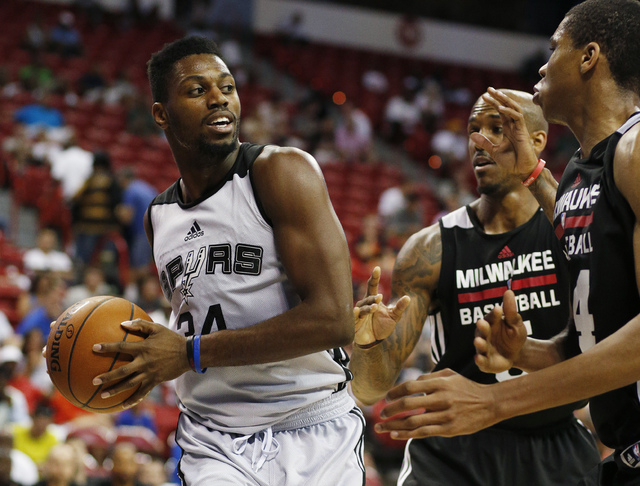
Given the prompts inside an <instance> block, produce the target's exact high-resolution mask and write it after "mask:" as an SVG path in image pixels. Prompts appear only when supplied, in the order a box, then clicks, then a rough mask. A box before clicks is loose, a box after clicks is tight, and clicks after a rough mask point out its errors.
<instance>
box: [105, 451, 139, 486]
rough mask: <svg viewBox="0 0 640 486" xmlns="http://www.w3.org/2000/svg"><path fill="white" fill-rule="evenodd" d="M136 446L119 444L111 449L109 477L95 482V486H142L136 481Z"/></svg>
mask: <svg viewBox="0 0 640 486" xmlns="http://www.w3.org/2000/svg"><path fill="white" fill-rule="evenodd" d="M137 452H138V450H137V449H136V446H134V445H133V444H131V443H129V442H121V443H119V444H116V445H115V447H114V448H113V454H112V455H111V459H112V461H113V467H112V468H111V473H110V475H109V477H107V478H104V479H101V480H100V481H97V482H96V485H97V486H143V485H142V483H140V482H139V481H138V479H137V476H138V462H137V461H136V454H137Z"/></svg>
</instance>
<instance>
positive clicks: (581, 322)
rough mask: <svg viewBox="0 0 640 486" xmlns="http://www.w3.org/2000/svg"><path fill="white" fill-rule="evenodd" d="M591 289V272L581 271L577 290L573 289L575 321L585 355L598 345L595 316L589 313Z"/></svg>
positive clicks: (579, 341)
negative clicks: (595, 332)
mask: <svg viewBox="0 0 640 486" xmlns="http://www.w3.org/2000/svg"><path fill="white" fill-rule="evenodd" d="M589 287H590V284H589V270H580V273H579V274H578V281H577V282H576V288H575V289H573V319H574V321H575V324H576V330H577V331H578V343H579V344H580V349H581V350H582V352H583V353H584V352H585V351H586V350H588V349H589V348H591V347H592V346H594V345H595V344H596V336H595V334H594V331H595V325H594V322H593V315H592V314H590V313H589Z"/></svg>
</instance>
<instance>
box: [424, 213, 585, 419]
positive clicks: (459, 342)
mask: <svg viewBox="0 0 640 486" xmlns="http://www.w3.org/2000/svg"><path fill="white" fill-rule="evenodd" d="M440 232H441V236H442V267H441V270H440V280H439V283H438V290H437V295H436V298H437V300H438V302H439V308H438V309H437V311H436V313H435V314H433V315H430V316H429V319H428V322H429V323H430V326H431V353H432V358H433V360H434V362H435V363H436V367H435V369H436V370H440V369H444V368H451V369H453V370H454V371H456V372H458V373H460V374H462V375H464V376H466V377H467V378H469V379H471V380H473V381H476V382H478V383H486V384H489V383H495V382H496V381H504V380H507V379H512V378H517V376H519V375H521V374H522V373H523V372H522V371H521V370H518V369H515V368H513V369H511V370H509V371H507V372H503V373H500V374H498V375H495V374H489V373H483V372H481V371H480V369H479V368H478V367H477V366H476V364H475V362H474V356H475V354H476V351H475V347H474V345H473V339H474V337H475V330H476V325H475V324H476V322H477V320H478V319H480V318H482V317H484V315H485V314H487V313H488V312H489V311H490V310H491V309H492V308H493V307H494V306H495V305H496V304H502V296H503V294H504V293H505V291H506V290H507V289H508V288H511V289H512V290H513V291H514V293H515V295H516V303H517V307H518V312H519V313H520V314H521V315H522V319H523V321H524V324H525V326H526V327H527V330H528V333H529V335H530V336H532V337H534V338H538V339H548V338H551V337H553V336H555V335H556V334H558V333H559V332H561V331H562V330H563V329H564V328H565V327H566V325H567V322H568V319H569V300H568V288H569V280H568V274H567V269H566V259H565V257H564V255H563V254H562V247H561V245H560V244H559V243H558V241H557V239H556V237H555V236H554V234H553V231H552V229H551V225H550V224H549V221H548V220H547V218H546V216H545V215H544V212H543V211H542V209H540V210H538V211H536V213H535V214H534V216H533V217H532V218H531V219H530V220H529V221H527V222H526V223H525V224H523V225H521V226H519V227H517V228H515V229H513V230H511V231H508V232H506V233H502V234H487V233H485V232H484V231H483V230H482V226H481V224H480V222H479V221H478V220H477V217H476V215H475V213H474V212H473V211H472V210H471V208H469V207H468V206H467V207H463V208H460V209H457V210H456V211H453V212H452V213H449V214H448V215H446V216H444V217H443V218H442V219H441V220H440ZM585 403H586V402H585ZM577 406H578V405H577V404H572V405H567V406H564V407H558V408H554V409H551V410H545V411H541V412H537V413H534V414H529V415H524V416H520V417H514V418H512V419H509V420H507V421H504V422H501V423H500V424H498V427H501V428H509V429H515V430H518V429H522V430H525V429H534V428H536V429H540V428H541V427H544V426H545V425H548V426H553V425H554V424H556V423H558V422H559V421H561V420H563V419H566V418H568V417H570V416H571V414H572V411H573V410H574V409H575V408H577Z"/></svg>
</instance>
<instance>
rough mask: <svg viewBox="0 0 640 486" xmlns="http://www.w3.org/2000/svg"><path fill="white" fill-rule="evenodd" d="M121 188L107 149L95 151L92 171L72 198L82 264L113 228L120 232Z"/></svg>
mask: <svg viewBox="0 0 640 486" xmlns="http://www.w3.org/2000/svg"><path fill="white" fill-rule="evenodd" d="M121 200H122V191H121V188H120V185H119V184H118V182H117V180H116V176H115V174H114V173H113V170H112V168H111V158H110V156H109V154H107V153H106V152H96V153H95V154H94V155H93V171H92V172H91V175H90V176H89V177H88V178H87V180H86V181H85V183H84V184H83V186H82V187H81V188H80V190H79V191H78V192H77V193H76V194H75V195H74V196H73V199H72V201H71V202H72V218H73V221H72V225H73V231H74V233H75V244H76V254H75V257H76V258H77V259H78V260H79V262H80V264H82V265H88V264H89V263H91V259H92V256H93V253H94V250H95V249H96V247H97V244H98V243H99V242H100V239H101V238H102V237H105V236H107V235H109V233H111V232H117V233H118V234H119V232H120V223H119V222H118V218H117V216H116V207H117V206H118V205H119V204H120V202H121Z"/></svg>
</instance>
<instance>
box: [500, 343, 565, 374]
mask: <svg viewBox="0 0 640 486" xmlns="http://www.w3.org/2000/svg"><path fill="white" fill-rule="evenodd" d="M563 359H564V358H563V356H562V354H561V352H560V347H559V344H558V342H556V341H555V340H548V339H534V338H527V341H526V342H525V344H524V346H523V347H522V350H521V351H520V355H519V357H518V359H517V361H516V362H514V363H513V365H514V366H515V367H516V368H519V369H521V370H524V371H526V372H528V373H529V372H532V371H537V370H541V369H543V368H548V367H549V366H553V365H554V364H557V363H559V362H561V361H562V360H563Z"/></svg>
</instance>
